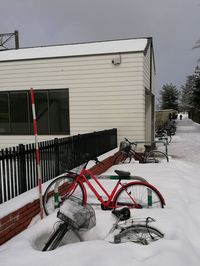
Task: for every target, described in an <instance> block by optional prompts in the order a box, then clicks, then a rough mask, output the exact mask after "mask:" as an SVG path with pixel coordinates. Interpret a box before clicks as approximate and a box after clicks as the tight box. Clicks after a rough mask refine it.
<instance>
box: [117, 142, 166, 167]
mask: <svg viewBox="0 0 200 266" xmlns="http://www.w3.org/2000/svg"><path fill="white" fill-rule="evenodd" d="M136 147H137V143H136V142H130V141H129V140H128V139H127V138H125V142H124V144H123V146H122V147H120V150H119V153H118V156H117V157H116V159H115V162H114V164H118V163H119V162H122V163H130V162H131V160H132V159H135V160H137V161H139V163H161V162H169V158H168V156H167V154H166V153H164V152H162V151H159V150H154V149H152V146H151V145H144V148H145V151H144V152H143V153H142V154H141V153H138V152H136Z"/></svg>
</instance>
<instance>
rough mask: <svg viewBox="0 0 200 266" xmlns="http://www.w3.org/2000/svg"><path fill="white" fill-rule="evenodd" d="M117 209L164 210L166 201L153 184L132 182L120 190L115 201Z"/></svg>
mask: <svg viewBox="0 0 200 266" xmlns="http://www.w3.org/2000/svg"><path fill="white" fill-rule="evenodd" d="M113 203H114V206H115V208H117V207H122V206H127V207H129V208H164V205H165V201H164V198H163V197H162V195H161V193H160V192H159V191H158V190H157V189H156V188H155V187H154V186H152V185H151V184H149V183H145V182H130V183H128V184H125V185H123V187H121V189H119V190H118V192H117V194H116V196H115V198H114V200H113Z"/></svg>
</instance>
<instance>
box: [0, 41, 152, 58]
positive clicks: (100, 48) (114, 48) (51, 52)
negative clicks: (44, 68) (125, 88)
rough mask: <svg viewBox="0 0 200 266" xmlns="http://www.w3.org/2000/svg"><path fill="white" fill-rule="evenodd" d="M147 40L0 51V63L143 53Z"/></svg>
mask: <svg viewBox="0 0 200 266" xmlns="http://www.w3.org/2000/svg"><path fill="white" fill-rule="evenodd" d="M148 40H149V38H141V39H127V40H113V41H102V42H93V43H92V42H91V43H80V44H68V45H55V46H44V47H34V48H22V49H18V50H4V51H0V61H13V60H27V59H42V58H54V57H67V56H81V55H94V54H109V53H122V52H142V51H145V49H146V47H147V44H148Z"/></svg>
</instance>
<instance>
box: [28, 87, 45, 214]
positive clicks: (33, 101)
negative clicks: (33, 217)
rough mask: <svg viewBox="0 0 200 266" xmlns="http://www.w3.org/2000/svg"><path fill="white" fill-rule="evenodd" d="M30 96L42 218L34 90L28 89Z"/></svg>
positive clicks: (41, 204) (40, 174)
mask: <svg viewBox="0 0 200 266" xmlns="http://www.w3.org/2000/svg"><path fill="white" fill-rule="evenodd" d="M30 95H31V104H32V113H33V128H34V135H35V146H36V164H37V174H38V190H39V200H40V217H41V219H42V218H43V213H44V210H43V203H42V172H41V166H40V152H39V146H38V129H37V119H36V112H35V95H34V90H33V89H32V88H31V89H30Z"/></svg>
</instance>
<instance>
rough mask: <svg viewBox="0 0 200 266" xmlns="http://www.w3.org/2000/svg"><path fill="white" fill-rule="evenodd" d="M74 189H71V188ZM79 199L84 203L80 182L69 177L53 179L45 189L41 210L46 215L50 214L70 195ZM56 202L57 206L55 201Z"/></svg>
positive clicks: (83, 193) (84, 197)
mask: <svg viewBox="0 0 200 266" xmlns="http://www.w3.org/2000/svg"><path fill="white" fill-rule="evenodd" d="M74 182H76V188H75V189H72V187H73V188H74V187H75V183H74ZM72 194H73V196H75V197H77V198H79V199H80V200H81V201H82V203H83V204H84V203H85V199H86V195H85V192H84V190H83V187H82V185H81V184H80V182H77V181H75V178H73V177H71V176H70V175H64V176H59V177H57V178H56V179H54V180H53V181H52V182H51V183H50V184H49V185H48V187H47V188H46V190H45V193H44V196H43V208H44V212H45V214H46V215H49V214H51V213H52V212H54V211H55V210H57V209H58V208H59V206H60V205H61V204H63V202H64V201H65V200H67V199H68V198H69V197H70V196H71V195H72ZM57 200H58V204H59V205H58V206H57V203H56V201H57Z"/></svg>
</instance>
